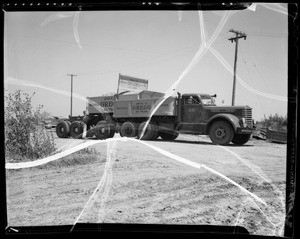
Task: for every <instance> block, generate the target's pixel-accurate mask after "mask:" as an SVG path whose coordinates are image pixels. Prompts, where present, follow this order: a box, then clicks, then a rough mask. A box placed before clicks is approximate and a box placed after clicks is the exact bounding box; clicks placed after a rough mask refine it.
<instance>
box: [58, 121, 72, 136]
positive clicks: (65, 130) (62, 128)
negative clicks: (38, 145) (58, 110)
mask: <svg viewBox="0 0 300 239" xmlns="http://www.w3.org/2000/svg"><path fill="white" fill-rule="evenodd" d="M69 134H70V126H69V124H68V122H67V121H60V122H58V124H57V125H56V135H57V136H58V137H59V138H68V137H69Z"/></svg>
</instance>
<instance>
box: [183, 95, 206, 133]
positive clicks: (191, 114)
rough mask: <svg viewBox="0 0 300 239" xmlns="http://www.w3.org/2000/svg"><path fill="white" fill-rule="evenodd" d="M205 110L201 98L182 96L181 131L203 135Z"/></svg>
mask: <svg viewBox="0 0 300 239" xmlns="http://www.w3.org/2000/svg"><path fill="white" fill-rule="evenodd" d="M203 119H204V108H203V105H202V103H201V101H200V98H199V96H195V95H191V96H188V95H185V96H182V115H181V127H180V129H181V131H184V132H186V133H196V134H202V133H203V132H204V128H205V123H204V122H203V121H204V120H203Z"/></svg>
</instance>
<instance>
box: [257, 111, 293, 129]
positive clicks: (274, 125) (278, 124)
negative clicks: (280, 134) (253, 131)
mask: <svg viewBox="0 0 300 239" xmlns="http://www.w3.org/2000/svg"><path fill="white" fill-rule="evenodd" d="M260 124H261V125H262V127H264V128H268V129H271V130H276V131H285V130H287V117H286V116H281V115H279V114H277V113H276V114H275V115H269V116H268V117H267V118H266V116H265V117H264V119H263V120H262V121H261V122H260Z"/></svg>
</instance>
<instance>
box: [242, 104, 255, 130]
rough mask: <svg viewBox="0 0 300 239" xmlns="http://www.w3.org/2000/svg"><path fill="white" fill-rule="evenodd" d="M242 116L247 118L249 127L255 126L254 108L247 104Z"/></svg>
mask: <svg viewBox="0 0 300 239" xmlns="http://www.w3.org/2000/svg"><path fill="white" fill-rule="evenodd" d="M242 117H243V118H245V121H246V124H247V127H250V128H252V127H253V121H252V108H250V107H249V106H246V107H245V109H243V112H242Z"/></svg>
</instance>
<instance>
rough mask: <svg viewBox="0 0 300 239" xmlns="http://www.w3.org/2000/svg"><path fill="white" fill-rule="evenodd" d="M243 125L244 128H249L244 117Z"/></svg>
mask: <svg viewBox="0 0 300 239" xmlns="http://www.w3.org/2000/svg"><path fill="white" fill-rule="evenodd" d="M242 123H243V126H244V127H246V126H247V124H246V120H245V118H244V117H243V118H242Z"/></svg>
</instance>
